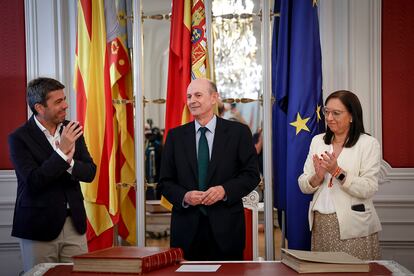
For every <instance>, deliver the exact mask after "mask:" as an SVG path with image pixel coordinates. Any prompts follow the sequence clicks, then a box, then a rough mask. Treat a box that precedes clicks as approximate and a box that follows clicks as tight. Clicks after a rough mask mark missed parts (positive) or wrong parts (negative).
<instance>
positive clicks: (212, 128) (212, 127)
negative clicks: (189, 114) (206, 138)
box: [195, 115, 217, 134]
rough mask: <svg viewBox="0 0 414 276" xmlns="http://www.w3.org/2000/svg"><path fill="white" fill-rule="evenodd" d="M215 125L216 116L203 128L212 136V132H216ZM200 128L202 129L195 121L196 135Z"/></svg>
mask: <svg viewBox="0 0 414 276" xmlns="http://www.w3.org/2000/svg"><path fill="white" fill-rule="evenodd" d="M216 125H217V117H216V115H213V118H211V120H210V121H209V122H208V123H207V124H206V125H205V127H206V128H207V129H208V131H210V132H211V133H212V134H214V131H215V130H216ZM200 127H202V126H201V125H200V123H199V122H197V120H195V130H196V133H197V132H198V129H199V128H200Z"/></svg>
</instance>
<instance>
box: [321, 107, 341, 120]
mask: <svg viewBox="0 0 414 276" xmlns="http://www.w3.org/2000/svg"><path fill="white" fill-rule="evenodd" d="M344 112H345V111H344V110H329V109H327V108H326V106H325V107H324V108H322V113H323V115H325V118H327V117H328V116H329V114H332V117H333V118H334V119H338V118H339V117H340V116H341V114H342V113H344Z"/></svg>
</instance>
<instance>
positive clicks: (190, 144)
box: [183, 122, 198, 184]
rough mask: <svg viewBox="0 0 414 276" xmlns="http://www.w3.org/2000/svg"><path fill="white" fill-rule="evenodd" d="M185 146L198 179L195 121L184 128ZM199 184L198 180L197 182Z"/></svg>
mask: <svg viewBox="0 0 414 276" xmlns="http://www.w3.org/2000/svg"><path fill="white" fill-rule="evenodd" d="M183 141H184V148H185V154H186V155H187V160H189V161H190V168H191V170H192V171H193V175H194V177H195V180H197V175H198V172H197V151H196V138H195V126H194V122H192V123H191V124H188V125H187V126H186V128H185V130H184V137H183ZM195 183H196V184H197V181H196V182H195Z"/></svg>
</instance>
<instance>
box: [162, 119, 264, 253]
mask: <svg viewBox="0 0 414 276" xmlns="http://www.w3.org/2000/svg"><path fill="white" fill-rule="evenodd" d="M214 135H215V136H214V142H213V151H212V155H211V160H210V163H209V166H208V173H207V185H208V187H211V186H216V185H222V186H223V187H224V190H225V191H226V196H227V200H226V201H219V202H217V203H215V204H213V205H211V206H207V207H206V208H207V213H208V216H209V221H210V224H211V227H212V231H213V234H214V236H215V239H216V241H217V243H218V244H219V246H220V247H221V250H223V252H237V251H239V252H240V251H242V250H243V249H244V241H245V223H244V211H243V203H242V197H244V196H246V195H247V194H249V193H250V192H251V191H252V190H253V189H254V188H255V187H256V186H257V184H258V183H259V181H260V179H259V172H258V164H257V155H256V150H255V148H254V146H253V140H252V134H251V132H250V129H249V128H248V127H247V126H246V125H243V124H240V123H237V122H231V121H228V120H224V119H221V118H217V125H216V129H215V134H214ZM197 179H198V170H197V156H196V139H195V126H194V122H191V123H188V124H186V125H183V126H180V127H177V128H174V129H172V130H170V131H169V133H168V137H167V140H166V143H165V148H164V151H163V157H162V160H161V173H160V181H159V187H160V190H161V193H162V194H163V195H164V196H165V197H166V198H167V199H168V200H169V201H170V202H171V203H172V204H173V210H172V217H171V246H172V247H181V248H183V249H184V250H185V251H186V250H188V249H189V247H190V244H191V242H192V240H193V238H194V235H195V233H196V231H197V226H198V222H199V216H200V214H201V213H200V211H199V208H198V207H197V206H189V207H188V208H184V207H183V206H182V202H183V198H184V195H185V193H186V192H188V191H192V190H198V181H197Z"/></svg>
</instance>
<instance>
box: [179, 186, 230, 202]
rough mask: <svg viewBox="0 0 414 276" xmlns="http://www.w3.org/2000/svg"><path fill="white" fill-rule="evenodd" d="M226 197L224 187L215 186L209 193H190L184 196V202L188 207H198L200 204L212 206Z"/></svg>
mask: <svg viewBox="0 0 414 276" xmlns="http://www.w3.org/2000/svg"><path fill="white" fill-rule="evenodd" d="M225 195H226V192H225V191H224V188H223V186H221V185H219V186H214V187H211V188H209V189H208V190H207V191H204V192H203V191H196V190H195V191H189V192H187V193H186V194H185V196H184V202H185V203H187V204H188V205H192V206H196V205H199V204H203V205H212V204H214V203H216V202H217V201H220V200H222V199H223V198H224V197H225Z"/></svg>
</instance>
